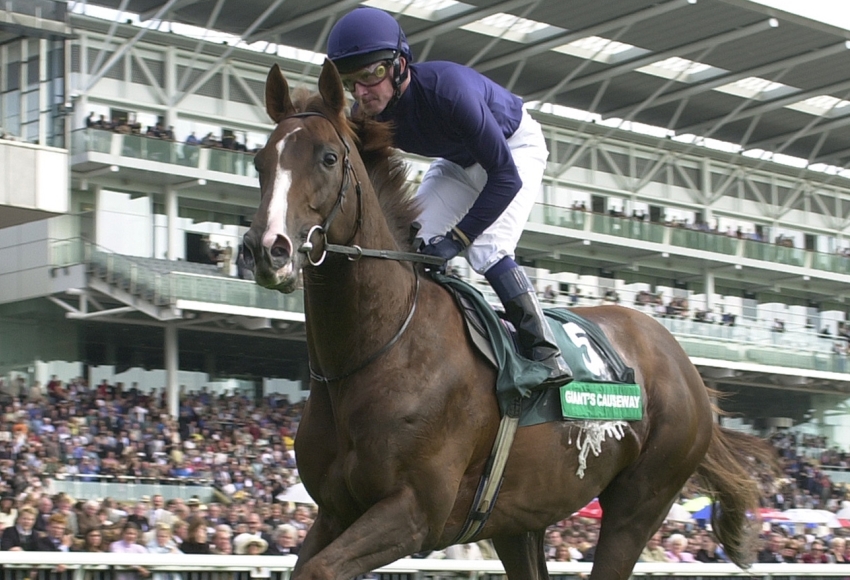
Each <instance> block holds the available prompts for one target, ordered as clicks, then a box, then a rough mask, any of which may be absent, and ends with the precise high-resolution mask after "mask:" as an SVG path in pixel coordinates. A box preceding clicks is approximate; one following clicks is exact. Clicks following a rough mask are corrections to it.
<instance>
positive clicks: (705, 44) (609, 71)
mask: <svg viewBox="0 0 850 580" xmlns="http://www.w3.org/2000/svg"><path fill="white" fill-rule="evenodd" d="M775 27H776V21H775V20H774V19H773V18H771V19H768V20H762V21H761V22H757V23H755V24H751V25H750V26H744V27H743V28H738V29H736V30H731V31H729V32H726V33H724V34H718V35H716V36H711V37H708V38H703V39H701V40H697V41H696V42H690V43H687V44H682V45H680V46H677V47H675V48H671V49H669V50H665V51H662V52H652V53H649V54H647V55H644V56H640V57H638V58H633V59H631V60H627V61H624V62H621V63H619V64H616V65H614V66H612V67H608V68H606V69H605V70H601V71H599V72H595V73H592V74H589V75H585V76H583V77H578V78H576V79H573V80H571V81H569V83H567V82H565V80H566V79H565V80H562V81H560V82H559V83H558V84H556V85H555V86H553V87H552V88H549V89H543V90H542V91H538V92H537V93H534V94H532V95H529V96H528V97H527V98H528V99H529V100H533V101H536V100H538V99H540V98H543V95H546V96H547V100H548V99H549V98H550V97H553V96H555V95H557V94H559V93H561V92H566V91H572V90H575V89H579V88H581V87H586V86H588V85H592V84H594V83H598V82H602V81H605V80H608V79H612V78H614V77H616V76H618V75H621V74H623V73H626V72H630V71H634V70H637V69H639V68H641V67H642V66H646V65H649V64H652V63H655V62H660V61H663V60H666V59H668V58H670V57H674V56H678V57H682V56H684V55H687V54H690V53H692V52H696V51H699V50H704V49H706V48H711V47H715V46H720V45H721V44H725V43H727V42H731V41H733V40H739V39H741V38H747V37H750V36H752V35H754V34H758V33H759V32H763V31H765V30H770V29H771V28H775ZM562 89H563V90H562Z"/></svg>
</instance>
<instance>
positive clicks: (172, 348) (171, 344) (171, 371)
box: [165, 323, 180, 419]
mask: <svg viewBox="0 0 850 580" xmlns="http://www.w3.org/2000/svg"><path fill="white" fill-rule="evenodd" d="M179 370H180V353H179V350H178V342H177V326H176V325H174V324H173V323H172V324H167V325H166V326H165V400H166V402H167V403H168V414H169V415H171V416H172V417H173V418H175V419H176V418H177V417H178V415H179V414H180V385H179V384H178V377H177V372H178V371H179Z"/></svg>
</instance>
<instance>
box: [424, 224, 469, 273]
mask: <svg viewBox="0 0 850 580" xmlns="http://www.w3.org/2000/svg"><path fill="white" fill-rule="evenodd" d="M470 242H471V240H470V239H469V237H468V236H466V235H465V234H464V233H463V232H461V231H460V230H458V229H457V228H452V229H450V230H449V231H448V232H446V235H444V236H434V237H433V238H431V239H430V240H428V243H427V244H425V246H423V248H422V249H421V250H420V253H422V254H427V255H429V256H437V257H439V258H443V260H445V262H443V264H442V265H441V266H431V265H426V266H425V269H426V270H427V271H437V272H439V273H441V274H445V272H446V262H448V261H449V260H451V259H452V258H454V257H455V256H457V255H458V254H460V253H461V252H462V251H464V250H465V249H466V248H467V247H468V246H469V244H470Z"/></svg>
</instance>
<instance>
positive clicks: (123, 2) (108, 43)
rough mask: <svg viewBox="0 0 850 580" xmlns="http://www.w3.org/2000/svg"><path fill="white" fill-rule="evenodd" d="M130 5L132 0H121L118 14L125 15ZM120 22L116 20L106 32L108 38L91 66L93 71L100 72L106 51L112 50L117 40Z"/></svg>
mask: <svg viewBox="0 0 850 580" xmlns="http://www.w3.org/2000/svg"><path fill="white" fill-rule="evenodd" d="M129 3H130V0H121V5H120V6H118V13H119V14H123V13H124V12H125V11H126V10H127V4H129ZM118 22H119V19H118V18H116V19H115V20H113V21H112V22H111V23H110V24H109V30H108V31H107V32H106V38H105V39H104V40H103V46H102V47H101V48H100V50H99V51H98V53H97V56H96V57H95V58H94V63H92V65H91V70H92V71H95V72H96V71H99V70H100V66H101V65H102V64H103V60H104V59H105V58H106V51H107V50H109V49H110V48H112V39H113V38H115V31H116V30H118Z"/></svg>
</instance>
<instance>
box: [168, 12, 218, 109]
mask: <svg viewBox="0 0 850 580" xmlns="http://www.w3.org/2000/svg"><path fill="white" fill-rule="evenodd" d="M224 2H225V0H216V3H215V6H214V7H213V9H212V11H211V12H210V15H209V16H208V17H207V24H206V26H205V28H206V29H207V30H209V29H211V28H212V27H213V25H214V24H215V22H216V20H218V15H219V13H220V12H221V9H222V7H223V6H224ZM206 44H207V41H206V40H204V39H202V38H201V39H199V40H198V42H197V43H196V44H195V50H193V51H192V58H191V59H190V60H189V64H188V65H186V70H185V71H183V76H182V77H181V78H180V80H179V81H178V82H177V92H178V93H179V92H180V91H182V90H183V88H184V87H185V86H186V83H188V82H189V75H190V74H191V73H192V70H193V69H194V68H195V64H196V63H197V62H198V57H199V56H200V55H201V50H202V49H203V48H204V46H206Z"/></svg>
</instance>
